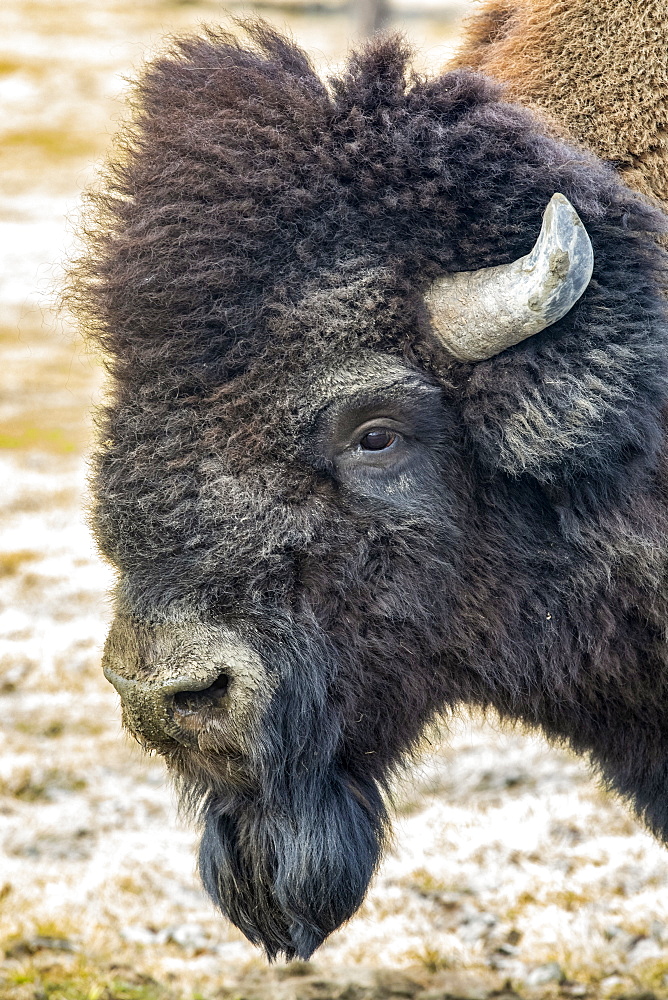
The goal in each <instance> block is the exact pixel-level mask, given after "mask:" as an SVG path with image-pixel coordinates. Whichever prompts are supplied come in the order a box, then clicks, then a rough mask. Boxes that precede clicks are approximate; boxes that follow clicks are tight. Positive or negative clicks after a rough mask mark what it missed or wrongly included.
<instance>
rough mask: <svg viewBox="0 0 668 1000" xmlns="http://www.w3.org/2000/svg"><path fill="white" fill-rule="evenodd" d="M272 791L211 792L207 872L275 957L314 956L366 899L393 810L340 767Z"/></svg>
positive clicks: (203, 856)
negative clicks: (250, 794) (252, 796)
mask: <svg viewBox="0 0 668 1000" xmlns="http://www.w3.org/2000/svg"><path fill="white" fill-rule="evenodd" d="M273 792H274V795H276V793H278V795H277V797H273V796H272V797H269V798H265V797H261V798H260V799H259V800H258V801H253V800H249V799H246V798H244V797H241V796H235V795H230V796H226V797H216V798H210V799H209V801H208V802H207V803H206V807H205V814H204V835H203V837H202V843H201V847H200V856H199V868H200V874H201V876H202V880H203V882H204V886H205V888H206V890H207V892H208V893H209V895H210V896H211V898H212V899H213V901H214V902H215V903H216V905H217V906H219V907H220V909H221V910H222V911H223V913H224V914H225V915H226V916H227V917H229V919H230V920H231V921H232V922H233V923H234V924H236V926H237V927H238V928H239V929H240V930H241V931H242V932H243V933H244V934H245V935H246V937H247V938H248V939H249V940H250V941H252V942H253V943H254V944H261V945H262V946H263V947H264V949H265V951H266V953H267V956H268V958H269V959H274V958H275V957H276V956H277V955H278V954H279V953H281V952H283V953H284V954H285V957H286V958H288V959H292V958H295V957H299V958H303V959H306V958H309V957H310V955H311V954H312V953H313V952H314V951H315V949H316V948H317V947H318V946H319V945H320V944H322V942H323V941H324V940H325V938H326V937H327V936H328V934H331V932H332V931H333V930H336V928H337V927H338V926H339V925H340V924H341V923H343V921H344V920H347V919H348V918H349V917H351V916H352V915H353V913H354V912H355V911H356V910H357V908H358V907H359V906H360V904H361V903H362V900H363V899H364V895H365V893H366V890H367V887H368V885H369V881H370V879H371V876H372V875H373V873H374V870H375V868H376V865H377V863H378V859H379V856H380V853H381V850H382V845H383V840H384V830H385V812H384V808H383V803H382V801H381V798H380V796H379V794H378V791H377V790H376V788H375V787H374V786H373V785H370V786H369V787H365V788H360V787H359V785H358V786H357V787H356V788H355V789H354V790H353V789H352V787H351V786H350V783H349V782H348V781H347V780H346V779H345V778H344V777H343V776H342V775H341V774H337V773H333V774H331V775H330V776H329V777H326V776H322V777H317V776H312V780H307V781H305V782H303V783H302V784H297V785H296V786H292V787H288V785H287V784H286V785H285V786H284V787H283V788H282V789H280V790H279V789H274V790H273ZM272 798H273V801H272Z"/></svg>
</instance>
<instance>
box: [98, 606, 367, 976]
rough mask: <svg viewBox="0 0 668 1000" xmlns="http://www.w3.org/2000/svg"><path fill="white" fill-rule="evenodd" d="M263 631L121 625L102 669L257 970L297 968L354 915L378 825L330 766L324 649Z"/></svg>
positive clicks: (281, 630)
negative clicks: (195, 825)
mask: <svg viewBox="0 0 668 1000" xmlns="http://www.w3.org/2000/svg"><path fill="white" fill-rule="evenodd" d="M263 626H264V629H263V631H264V634H260V632H259V631H257V630H256V628H255V626H251V625H250V624H247V625H246V627H244V626H242V625H240V626H239V627H238V628H234V629H232V628H231V627H228V626H224V625H215V624H212V623H205V622H197V621H192V620H188V621H187V622H182V621H181V622H177V621H166V620H163V621H160V622H156V621H153V622H148V623H147V622H141V621H139V620H137V619H136V618H135V617H133V616H132V615H129V614H125V613H124V614H120V615H119V616H117V618H116V620H115V622H114V624H113V626H112V629H111V631H110V634H109V639H108V641H107V645H106V649H105V659H104V666H105V673H106V675H107V678H108V679H109V680H110V681H111V683H113V684H114V686H115V687H116V688H117V690H118V691H119V693H120V694H121V699H122V703H123V716H124V721H125V724H126V727H127V728H128V729H129V730H130V731H131V732H132V733H133V734H134V735H135V736H137V737H138V738H139V739H140V740H141V741H142V742H143V743H144V744H145V745H146V746H148V747H149V748H152V749H155V750H157V751H158V752H160V753H161V754H163V755H164V756H165V758H166V761H167V764H168V767H169V768H170V771H171V773H172V774H173V776H174V778H175V781H176V784H177V787H178V789H179V793H180V796H181V799H182V801H183V803H184V805H185V807H186V809H187V810H188V811H190V812H194V813H195V814H196V816H197V819H198V820H199V822H200V823H201V825H202V842H201V848H200V862H199V865H200V873H201V876H202V881H203V883H204V886H205V888H206V890H207V892H208V893H209V895H210V896H211V898H212V900H213V901H214V903H215V904H216V905H217V906H218V907H219V908H220V909H221V910H222V912H223V913H224V914H225V915H226V916H227V917H228V918H229V919H230V920H232V922H233V923H234V924H236V926H237V927H239V929H240V930H241V931H242V932H243V933H244V934H245V935H246V936H247V937H248V938H249V939H250V940H251V941H252V942H253V943H254V944H260V945H262V946H263V947H264V949H265V951H266V953H267V955H268V957H269V958H270V959H273V958H275V957H276V956H277V955H278V954H280V953H284V954H285V956H286V957H287V958H294V957H295V956H298V957H300V958H308V956H309V955H311V954H312V953H313V951H314V950H315V949H316V948H317V947H318V946H319V945H320V944H321V943H322V942H323V941H324V939H325V938H326V937H327V936H328V935H329V934H330V933H331V932H332V931H334V930H335V929H336V928H337V927H338V926H339V925H340V924H341V923H342V922H343V921H345V920H347V919H348V918H349V917H351V916H352V915H353V913H354V912H355V911H356V910H357V909H358V907H359V906H360V904H361V903H362V900H363V899H364V895H365V893H366V890H367V888H368V885H369V881H370V879H371V877H372V875H373V873H374V871H375V869H376V866H377V864H378V860H379V858H380V855H381V852H382V848H383V845H384V841H385V832H386V813H385V808H384V804H383V799H382V795H381V793H380V792H379V790H378V787H377V785H376V783H375V782H374V780H373V779H371V778H369V777H364V776H353V774H352V773H351V772H350V769H349V768H345V767H343V766H342V764H341V763H340V758H341V750H342V744H343V737H342V731H341V723H340V719H339V717H338V714H337V712H336V711H335V710H334V708H333V707H332V704H331V699H330V689H331V682H332V679H333V678H334V676H335V675H336V672H337V663H336V657H335V654H334V653H333V651H332V649H331V645H330V644H329V643H328V642H327V640H326V637H325V636H324V635H322V634H321V633H320V632H319V630H318V629H317V627H316V626H315V625H314V624H313V623H310V627H309V626H304V627H303V628H300V626H299V624H298V623H296V622H295V621H293V620H291V619H286V620H285V621H284V622H281V621H280V620H276V621H273V622H268V621H266V620H265V621H264V622H263ZM269 632H271V634H268V633H269ZM221 678H226V679H227V682H226V683H225V684H224V685H221V683H220V679H221ZM212 692H213V693H212ZM366 759H367V758H365V760H366Z"/></svg>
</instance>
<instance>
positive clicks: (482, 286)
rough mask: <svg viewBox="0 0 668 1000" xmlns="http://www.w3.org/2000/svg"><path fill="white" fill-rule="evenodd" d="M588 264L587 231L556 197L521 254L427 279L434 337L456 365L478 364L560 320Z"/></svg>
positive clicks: (579, 290) (581, 287)
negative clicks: (430, 281)
mask: <svg viewBox="0 0 668 1000" xmlns="http://www.w3.org/2000/svg"><path fill="white" fill-rule="evenodd" d="M593 267H594V252H593V250H592V246H591V241H590V239H589V236H588V234H587V230H586V229H585V227H584V225H583V223H582V221H581V219H580V217H579V216H578V213H577V212H576V211H575V209H574V208H573V206H572V205H571V203H570V202H569V201H568V199H567V198H565V197H564V196H563V194H555V195H553V196H552V198H551V200H550V202H549V204H548V206H547V208H546V210H545V214H544V216H543V225H542V228H541V231H540V235H539V237H538V240H537V242H536V245H535V246H534V248H533V250H532V251H531V252H530V253H528V254H527V255H526V256H525V257H520V259H519V260H516V261H513V262H512V263H511V264H501V265H499V266H498V267H485V268H481V269H480V270H479V271H460V272H458V273H456V274H449V275H446V276H444V277H442V278H439V279H438V280H437V281H435V282H434V284H433V285H432V287H431V288H430V289H429V290H428V292H427V294H426V295H425V300H426V303H427V306H428V307H429V309H430V312H431V318H432V325H433V328H434V332H435V333H436V336H437V337H438V339H439V340H440V341H441V342H442V343H443V345H444V347H446V348H447V350H448V351H450V353H451V354H454V356H455V357H456V358H458V359H459V360H460V361H485V360H487V359H488V358H492V357H494V355H495V354H500V352H501V351H505V349H506V348H507V347H512V346H513V345H514V344H519V343H520V342H521V341H523V340H526V339H527V338H529V337H533V336H534V335H535V334H537V333H540V332H541V331H542V330H545V329H546V328H547V327H548V326H551V325H552V324H553V323H556V322H557V321H558V320H560V319H562V317H564V316H565V315H566V313H567V312H569V311H570V310H571V309H572V308H573V306H574V305H575V303H576V302H577V301H578V299H579V298H580V296H581V295H582V294H583V293H584V291H585V289H586V288H587V286H588V284H589V282H590V280H591V276H592V271H593Z"/></svg>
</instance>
